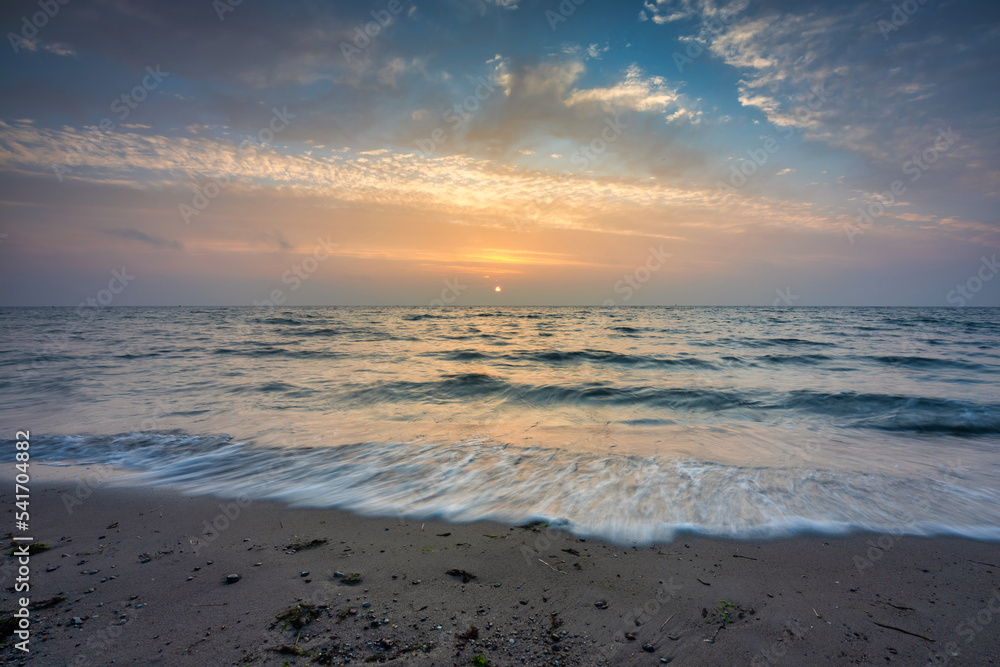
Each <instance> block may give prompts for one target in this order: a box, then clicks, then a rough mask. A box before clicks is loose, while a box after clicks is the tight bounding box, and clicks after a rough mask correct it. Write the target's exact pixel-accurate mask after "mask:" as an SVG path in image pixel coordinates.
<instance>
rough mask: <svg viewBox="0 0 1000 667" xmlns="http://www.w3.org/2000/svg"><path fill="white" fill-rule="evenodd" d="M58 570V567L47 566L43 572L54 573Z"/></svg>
mask: <svg viewBox="0 0 1000 667" xmlns="http://www.w3.org/2000/svg"><path fill="white" fill-rule="evenodd" d="M58 569H59V566H58V565H49V566H48V567H47V568H45V571H46V572H55V571H56V570H58Z"/></svg>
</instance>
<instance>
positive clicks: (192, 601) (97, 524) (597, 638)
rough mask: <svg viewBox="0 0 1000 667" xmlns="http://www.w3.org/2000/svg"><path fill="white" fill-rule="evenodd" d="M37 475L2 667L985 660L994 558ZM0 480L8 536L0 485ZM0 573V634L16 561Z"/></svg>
mask: <svg viewBox="0 0 1000 667" xmlns="http://www.w3.org/2000/svg"><path fill="white" fill-rule="evenodd" d="M31 473H32V485H31V529H30V530H29V531H28V534H30V535H32V536H33V537H34V538H35V540H36V542H43V543H47V544H48V545H50V548H49V549H47V550H45V551H42V552H40V553H37V554H35V555H34V556H32V557H31V565H30V567H31V575H30V577H31V584H32V588H31V592H30V597H31V602H32V605H33V607H32V609H31V611H30V618H31V625H30V632H31V639H30V649H31V652H30V654H27V655H26V654H24V653H22V652H21V651H19V650H17V649H16V648H15V647H14V644H15V642H16V641H18V638H17V637H7V638H6V640H5V643H4V644H3V646H2V651H0V656H2V659H3V660H5V661H6V662H8V663H10V664H19V663H22V662H23V663H24V664H39V665H106V664H111V663H114V664H117V665H131V664H136V665H226V664H233V665H237V664H238V665H283V664H289V665H309V664H325V665H330V664H333V665H339V664H359V663H365V662H380V661H390V660H391V661H393V662H394V663H395V664H405V665H471V664H483V665H515V664H516V665H520V664H527V665H552V664H559V665H606V664H610V665H656V664H666V663H669V664H672V665H724V664H727V665H728V664H735V665H746V664H755V665H770V664H774V665H826V664H836V665H840V664H873V665H874V664H877V665H885V664H900V665H925V664H928V663H932V664H950V665H984V664H1000V579H998V574H1000V568H998V567H997V566H996V565H994V564H993V563H996V562H997V561H998V559H1000V549H998V545H996V544H993V543H983V542H976V541H973V540H965V539H955V538H935V539H923V538H911V537H906V538H897V537H894V536H891V535H882V536H878V535H857V536H851V537H847V538H831V537H821V536H812V537H804V538H796V539H789V540H778V541H768V542H762V541H731V540H722V539H708V538H703V537H695V536H682V537H679V538H678V539H677V540H675V541H674V542H672V543H670V544H663V545H657V546H653V547H638V548H632V547H622V546H620V545H611V544H606V543H603V542H601V541H599V540H593V539H588V540H581V539H578V538H576V537H573V536H571V535H568V534H566V533H563V532H560V531H556V530H552V529H549V528H547V527H545V526H534V527H531V528H523V527H514V528H512V527H510V526H505V525H499V524H493V523H486V522H482V523H474V524H465V525H454V524H447V523H443V522H438V521H426V522H421V521H412V520H398V519H371V518H359V517H357V516H354V515H350V514H347V513H344V512H338V511H334V510H302V509H289V508H287V507H283V506H280V505H277V504H273V503H265V502H251V501H250V500H249V499H243V500H241V501H234V500H232V499H228V500H227V499H219V498H212V497H204V496H200V497H191V496H189V495H185V494H181V493H177V492H174V491H171V490H164V489H152V490H151V489H144V488H137V487H128V486H121V485H120V484H122V483H123V482H126V483H127V482H128V477H127V476H121V475H114V474H111V471H109V470H108V469H107V468H94V467H78V468H51V467H46V466H41V465H33V466H32V467H31ZM116 476H117V477H119V479H118V480H117V482H114V483H112V482H111V481H110V480H111V479H112V478H113V477H116ZM2 484H3V486H2V489H0V490H2V493H0V498H2V502H3V506H4V508H5V509H4V511H5V515H6V516H8V519H7V520H6V521H5V523H6V525H7V526H13V520H14V517H13V511H14V497H13V496H14V484H13V478H12V474H7V472H6V471H5V472H4V473H3V475H2ZM213 523H214V524H215V527H213V526H212V524H213ZM5 532H6V531H5ZM17 534H20V533H17ZM314 541H315V542H314ZM5 543H6V544H8V545H9V544H10V536H7V537H5ZM5 550H6V548H5ZM449 572H451V574H449ZM3 574H4V591H3V595H2V602H0V608H2V609H3V610H4V618H5V619H6V618H9V612H10V611H12V610H14V609H15V608H16V607H17V604H18V598H19V597H21V596H22V595H23V593H15V592H14V589H13V586H14V579H15V577H16V576H17V563H16V559H14V558H12V557H4V559H3ZM231 574H235V575H238V577H239V580H238V581H236V582H235V583H226V579H227V576H228V575H231ZM43 607H44V608H43ZM288 610H291V611H288ZM283 613H284V616H283V618H281V619H279V618H278V617H279V616H281V615H282V614H283ZM4 627H5V628H8V627H10V626H9V624H5V625H4ZM633 637H634V638H633ZM286 661H287V662H286Z"/></svg>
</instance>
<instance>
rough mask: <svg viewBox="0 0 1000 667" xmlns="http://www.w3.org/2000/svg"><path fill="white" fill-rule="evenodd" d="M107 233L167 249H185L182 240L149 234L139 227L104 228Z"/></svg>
mask: <svg viewBox="0 0 1000 667" xmlns="http://www.w3.org/2000/svg"><path fill="white" fill-rule="evenodd" d="M104 231H105V233H106V234H110V235H111V236H117V237H118V238H121V239H125V240H127V241H137V242H139V243H144V244H146V245H148V246H152V247H154V248H165V249H167V250H183V249H184V244H183V243H181V242H180V241H171V240H169V239H165V238H163V237H162V236H157V235H156V234H148V233H146V232H144V231H141V230H138V229H125V228H119V229H106V230H104Z"/></svg>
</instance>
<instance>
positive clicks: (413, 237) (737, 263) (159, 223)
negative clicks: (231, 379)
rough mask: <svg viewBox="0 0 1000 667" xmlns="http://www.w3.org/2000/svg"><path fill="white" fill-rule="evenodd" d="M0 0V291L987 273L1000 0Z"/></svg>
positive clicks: (435, 289)
mask: <svg viewBox="0 0 1000 667" xmlns="http://www.w3.org/2000/svg"><path fill="white" fill-rule="evenodd" d="M0 29H2V31H3V33H4V35H5V38H4V44H3V45H0V305H5V306H10V305H69V306H76V305H79V304H88V305H112V306H130V305H254V304H256V305H416V306H430V305H434V306H439V305H484V304H485V305H560V304H565V305H601V304H605V305H609V306H610V305H619V306H622V305H674V304H678V305H764V306H771V305H779V306H789V307H794V306H808V305H929V306H962V307H971V306H997V305H1000V279H997V280H993V278H994V277H996V274H997V273H998V272H1000V267H998V265H997V263H996V255H997V254H998V251H1000V206H998V204H1000V201H998V190H1000V114H998V113H997V109H998V108H1000V3H997V2H995V0H987V1H982V2H975V1H972V0H968V1H959V0H905V1H902V2H898V1H893V2H890V1H888V0H866V1H862V2H851V1H849V0H848V1H843V2H828V1H826V2H814V1H811V0H794V1H793V0H735V1H732V2H729V1H725V0H647V1H644V0H638V1H632V0H629V1H617V2H608V1H604V2H601V1H599V0H561V1H557V0H538V1H534V0H439V1H437V2H424V1H423V0H417V1H416V2H410V1H409V0H372V1H371V2H340V1H338V2H326V1H323V0H290V1H287V2H267V1H265V0H175V1H173V2H152V1H150V0H93V1H88V0H34V1H25V0H13V1H8V2H5V3H3V8H2V9H0Z"/></svg>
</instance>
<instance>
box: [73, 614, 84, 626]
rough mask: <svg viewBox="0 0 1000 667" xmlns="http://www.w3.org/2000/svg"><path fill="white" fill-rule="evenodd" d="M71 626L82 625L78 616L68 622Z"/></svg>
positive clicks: (81, 620)
mask: <svg viewBox="0 0 1000 667" xmlns="http://www.w3.org/2000/svg"><path fill="white" fill-rule="evenodd" d="M70 622H71V623H72V624H73V625H83V619H82V618H80V617H79V616H74V617H73V620H72V621H70Z"/></svg>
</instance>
